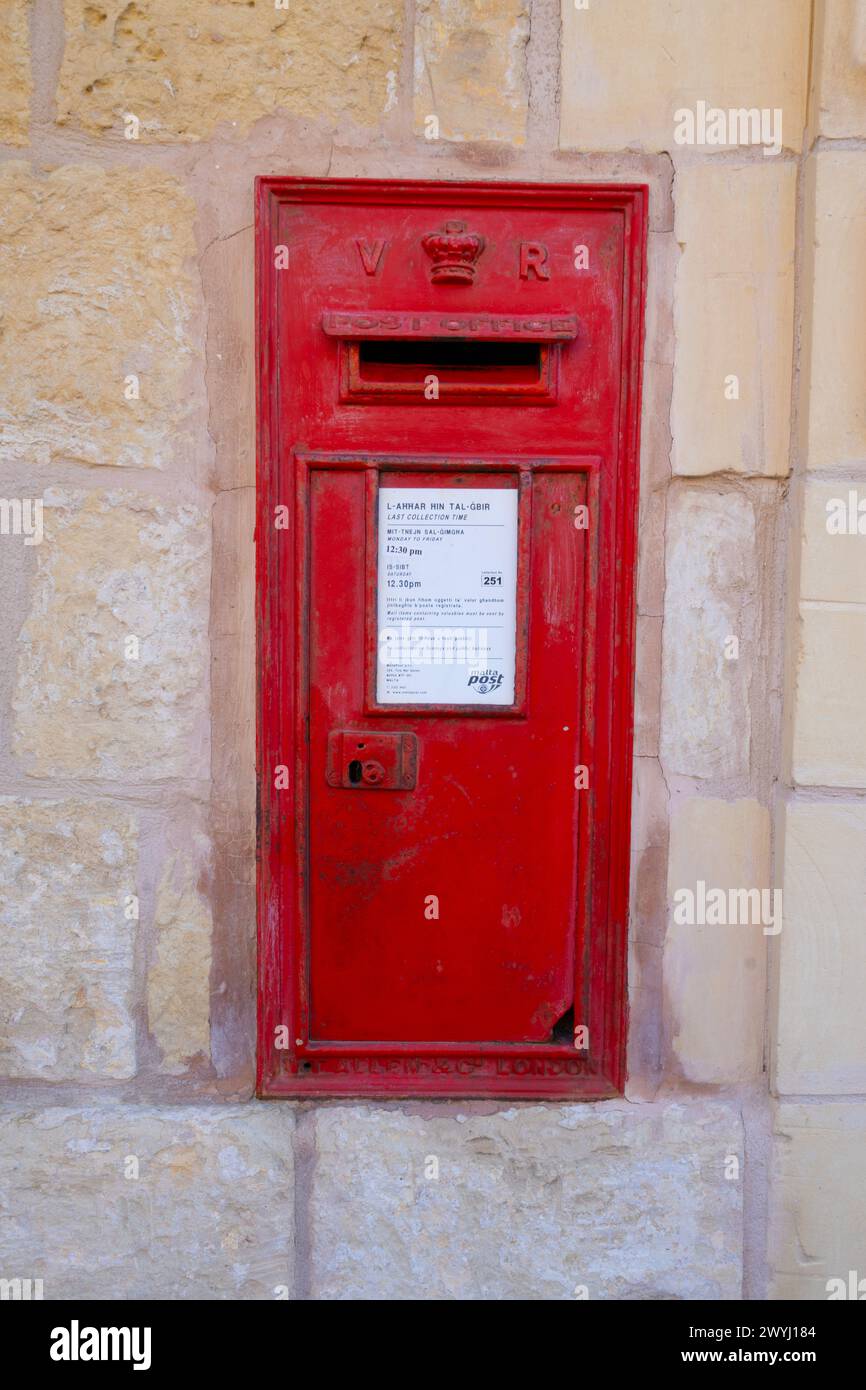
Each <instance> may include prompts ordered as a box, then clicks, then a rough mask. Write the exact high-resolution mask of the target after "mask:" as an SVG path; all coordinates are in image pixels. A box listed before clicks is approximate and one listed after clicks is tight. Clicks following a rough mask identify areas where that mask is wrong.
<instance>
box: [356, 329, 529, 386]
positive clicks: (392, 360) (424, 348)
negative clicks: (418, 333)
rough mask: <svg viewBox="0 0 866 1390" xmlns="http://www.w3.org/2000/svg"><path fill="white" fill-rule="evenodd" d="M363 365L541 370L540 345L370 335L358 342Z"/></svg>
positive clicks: (451, 369)
mask: <svg viewBox="0 0 866 1390" xmlns="http://www.w3.org/2000/svg"><path fill="white" fill-rule="evenodd" d="M359 348H360V351H359V360H360V363H361V368H362V374H363V369H364V367H367V366H372V367H379V366H390V367H404V366H405V367H416V366H423V367H429V369H430V370H431V371H435V370H437V369H438V370H439V371H469V372H490V371H501V370H503V369H514V368H521V367H522V368H526V367H529V368H531V369H534V372H535V376H536V377H537V376H538V374H539V373H540V371H541V344H540V343H532V342H512V341H508V342H503V341H500V342H481V341H479V340H478V339H475V338H472V339H458V338H391V339H385V340H382V341H379V340H378V339H372V338H367V339H364V340H363V341H362V342H361V343H360V345H359Z"/></svg>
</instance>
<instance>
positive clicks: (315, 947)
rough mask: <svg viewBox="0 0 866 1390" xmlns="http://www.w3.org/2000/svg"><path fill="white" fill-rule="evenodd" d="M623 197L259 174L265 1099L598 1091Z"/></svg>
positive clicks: (622, 338) (610, 866)
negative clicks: (266, 176) (263, 175)
mask: <svg viewBox="0 0 866 1390" xmlns="http://www.w3.org/2000/svg"><path fill="white" fill-rule="evenodd" d="M645 237H646V189H645V188H644V187H638V186H623V185H609V184H597V185H582V186H563V185H554V186H547V185H530V184H514V183H487V184H481V183H426V182H415V183H413V182H402V181H401V182H387V181H378V180H358V181H351V182H345V181H339V180H328V179H280V178H266V179H261V180H259V183H258V192H257V257H258V267H257V273H258V287H257V300H258V315H259V349H258V350H259V368H258V370H259V510H258V523H257V566H258V593H259V614H258V617H259V692H260V698H259V706H260V721H259V746H258V775H259V806H260V827H259V829H260V856H259V928H260V931H259V946H260V1010H259V1087H260V1091H261V1093H262V1094H263V1095H267V1096H278V1095H290V1096H317V1095H319V1096H320V1095H358V1094H376V1095H392V1096H398V1095H446V1096H448V1095H450V1096H514V1097H532V1096H548V1097H556V1096H573V1097H580V1096H584V1097H599V1096H607V1095H612V1094H615V1093H617V1092H619V1091H621V1089H622V1085H623V1081H624V1074H625V1020H626V992H625V986H626V979H625V959H626V931H627V915H628V860H629V856H628V845H629V813H630V806H629V800H630V764H631V725H632V687H633V627H634V564H635V543H634V537H635V509H636V500H637V458H638V454H637V445H638V420H639V398H640V349H641V337H642V306H643V293H644V285H643V280H644V259H645Z"/></svg>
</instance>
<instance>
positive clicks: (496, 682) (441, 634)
mask: <svg viewBox="0 0 866 1390" xmlns="http://www.w3.org/2000/svg"><path fill="white" fill-rule="evenodd" d="M378 558H379V566H378V599H377V616H378V657H377V661H378V664H377V680H376V692H377V693H376V698H377V700H378V702H379V703H380V704H398V705H404V704H443V705H481V704H488V705H511V704H513V703H514V666H515V654H516V614H517V491H516V489H515V488H463V487H460V488H457V487H444V488H432V487H431V488H420V487H382V488H380V491H379V557H378Z"/></svg>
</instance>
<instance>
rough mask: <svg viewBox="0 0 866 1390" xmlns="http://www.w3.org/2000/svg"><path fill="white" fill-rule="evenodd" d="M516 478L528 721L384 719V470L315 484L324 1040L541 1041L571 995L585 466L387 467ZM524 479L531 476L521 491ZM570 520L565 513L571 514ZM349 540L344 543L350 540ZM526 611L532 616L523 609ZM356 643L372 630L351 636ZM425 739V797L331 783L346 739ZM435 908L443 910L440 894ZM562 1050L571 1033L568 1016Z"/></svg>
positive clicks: (432, 480) (315, 720)
mask: <svg viewBox="0 0 866 1390" xmlns="http://www.w3.org/2000/svg"><path fill="white" fill-rule="evenodd" d="M377 482H378V486H379V487H385V488H390V489H392V490H393V491H394V495H395V496H400V495H401V493H402V487H401V484H402V485H403V487H405V486H406V485H407V484H411V485H412V486H414V487H418V486H419V485H423V484H425V483H427V484H429V485H430V486H435V487H437V488H442V487H443V486H446V487H451V488H454V489H461V488H465V487H471V488H473V489H477V488H478V486H479V484H481V485H483V486H484V487H485V488H495V489H501V488H511V489H515V490H517V489H518V488H519V490H520V492H521V493H522V498H521V505H520V507H519V528H520V529H525V532H526V536H525V539H524V546H525V550H526V551H527V552H528V556H527V558H528V573H526V574H525V575H523V576H521V580H522V585H523V589H522V592H519V594H518V610H519V611H520V619H522V622H523V631H521V633H520V638H519V640H520V643H521V645H522V644H523V643H526V648H524V651H523V653H522V654H523V655H524V656H525V669H526V684H527V689H526V691H525V695H524V698H523V699H522V700H521V702H520V705H521V708H520V711H519V712H518V713H507V712H502V711H501V710H497V709H495V708H494V709H493V711H492V713H488V711H487V709H485V708H474V709H472V710H471V711H469V712H467V713H464V714H456V713H449V712H444V713H440V712H438V711H436V710H435V709H430V708H427V709H425V711H424V713H422V714H421V715H420V716H418V715H415V716H414V717H413V716H412V715H410V714H407V713H406V712H404V711H398V712H391V711H388V713H387V714H386V713H383V712H382V711H381V710H379V711H377V713H376V714H375V715H373V716H371V715H369V714H368V711H367V705H366V699H365V695H366V685H367V682H366V679H365V670H364V660H365V654H366V655H369V649H368V650H367V651H366V653H365V646H364V643H363V641H362V640H361V634H363V633H364V632H365V630H366V627H367V613H366V611H365V610H366V594H367V590H368V582H367V581H368V576H367V575H366V574H365V572H364V566H363V565H361V564H359V560H358V557H359V556H362V555H364V554H365V551H366V553H367V563H368V565H373V564H374V563H375V550H374V551H373V553H372V554H371V553H370V549H368V548H367V546H366V532H367V519H366V502H367V488H366V483H367V479H366V478H365V474H364V472H362V471H354V470H351V471H350V470H346V469H340V470H327V469H320V470H316V471H314V472H313V474H312V480H311V494H310V501H311V506H310V632H311V634H314V635H315V640H314V641H313V642H312V643H311V648H310V666H309V670H310V770H311V777H310V998H311V1015H310V1030H311V1035H312V1036H314V1037H315V1038H317V1039H321V1040H323V1041H326V1040H332V1041H333V1040H341V1041H350V1040H352V1039H358V1040H361V1041H377V1040H382V1041H403V1042H414V1041H429V1042H433V1041H438V1040H446V1041H453V1042H462V1041H467V1040H472V1041H491V1040H500V1041H507V1042H540V1041H548V1040H550V1039H551V1038H552V1034H553V1029H554V1026H555V1025H556V1024H557V1022H558V1020H559V1019H560V1018H563V1016H565V1015H567V1014H570V1012H571V1010H572V1009H573V1003H574V990H575V980H574V968H575V963H574V928H573V924H574V920H575V912H576V898H575V886H576V874H577V867H576V856H577V843H578V839H577V801H578V795H579V793H578V791H577V790H576V789H575V776H574V759H573V756H572V753H573V749H574V747H575V745H576V740H577V731H578V729H579V727H580V672H581V657H582V653H581V638H582V634H583V622H584V617H585V606H584V550H585V546H584V537H585V535H586V532H585V531H582V530H576V529H575V528H574V526H573V525H571V524H570V523H569V518H571V517H572V516H573V515H574V512H575V508H576V506H578V505H579V504H581V503H583V502H584V500H585V495H586V475H585V474H583V473H580V472H569V471H565V470H563V471H559V470H557V471H551V472H539V473H537V474H535V476H533V474H532V473H529V472H526V473H524V474H519V473H514V472H511V473H496V472H491V473H486V474H482V475H480V476H479V475H478V474H477V473H473V472H466V471H463V472H461V471H458V470H455V471H450V470H447V471H446V470H443V471H439V472H437V473H436V474H430V473H424V472H422V473H420V474H418V475H416V476H407V475H406V474H405V473H393V472H392V473H378V475H377ZM521 482H522V484H523V486H522V487H520V484H521ZM563 521H564V522H565V524H564V525H563V524H562V523H563ZM335 536H339V537H341V538H343V541H344V543H341V544H340V545H336V546H335V544H334V537H335ZM525 606H528V609H529V611H528V612H527V611H523V610H524V607H525ZM351 634H355V635H356V636H355V640H352V637H351ZM371 724H372V725H374V726H375V728H376V729H379V730H382V729H387V730H389V731H392V730H393V731H400V732H410V733H412V734H414V736H415V739H416V741H417V780H416V783H415V785H414V786H413V787H412V788H411V789H408V790H404V789H402V788H396V789H393V790H392V789H383V788H382V787H381V786H380V785H378V786H377V785H374V786H371V787H369V788H368V787H366V786H364V785H360V786H359V787H357V788H354V787H351V786H333V785H329V783H328V781H327V780H326V775H325V774H326V765H327V754H328V746H327V745H328V736H329V734H330V732H331V731H332V730H340V729H350V730H356V731H359V732H358V739H357V743H358V744H359V745H360V744H361V743H364V744H365V747H364V748H360V747H358V748H357V750H356V751H357V757H358V759H359V760H360V761H363V760H364V758H365V757H366V756H367V754H368V752H369V746H368V742H369V734H367V733H366V732H365V731H366V730H367V729H368V728H369V726H370V725H371ZM431 899H432V900H433V901H431ZM565 1041H566V1042H567V1043H570V1042H571V1041H572V1038H571V1035H570V1029H568V1027H567V1023H566V1033H565Z"/></svg>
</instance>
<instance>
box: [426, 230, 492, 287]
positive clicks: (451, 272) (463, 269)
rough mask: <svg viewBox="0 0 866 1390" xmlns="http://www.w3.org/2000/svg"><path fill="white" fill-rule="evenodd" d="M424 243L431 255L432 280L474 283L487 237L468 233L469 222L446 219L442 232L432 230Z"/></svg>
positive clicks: (437, 282)
mask: <svg viewBox="0 0 866 1390" xmlns="http://www.w3.org/2000/svg"><path fill="white" fill-rule="evenodd" d="M421 245H422V246H423V247H424V250H425V251H426V252H427V255H428V256H429V257H430V259H431V261H432V262H433V265H432V266H431V268H430V279H431V280H432V281H433V284H434V285H438V284H440V283H442V284H445V283H446V282H450V283H451V284H453V285H471V284H472V281H473V280H474V279H475V262H476V261H477V260H478V257H479V256H480V255H481V252H482V251H483V250H484V237H483V236H479V235H478V233H477V232H467V230H466V223H465V222H446V223H445V227H444V229H443V230H442V231H441V232H428V233H427V235H426V236H425V237H422V238H421Z"/></svg>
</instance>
